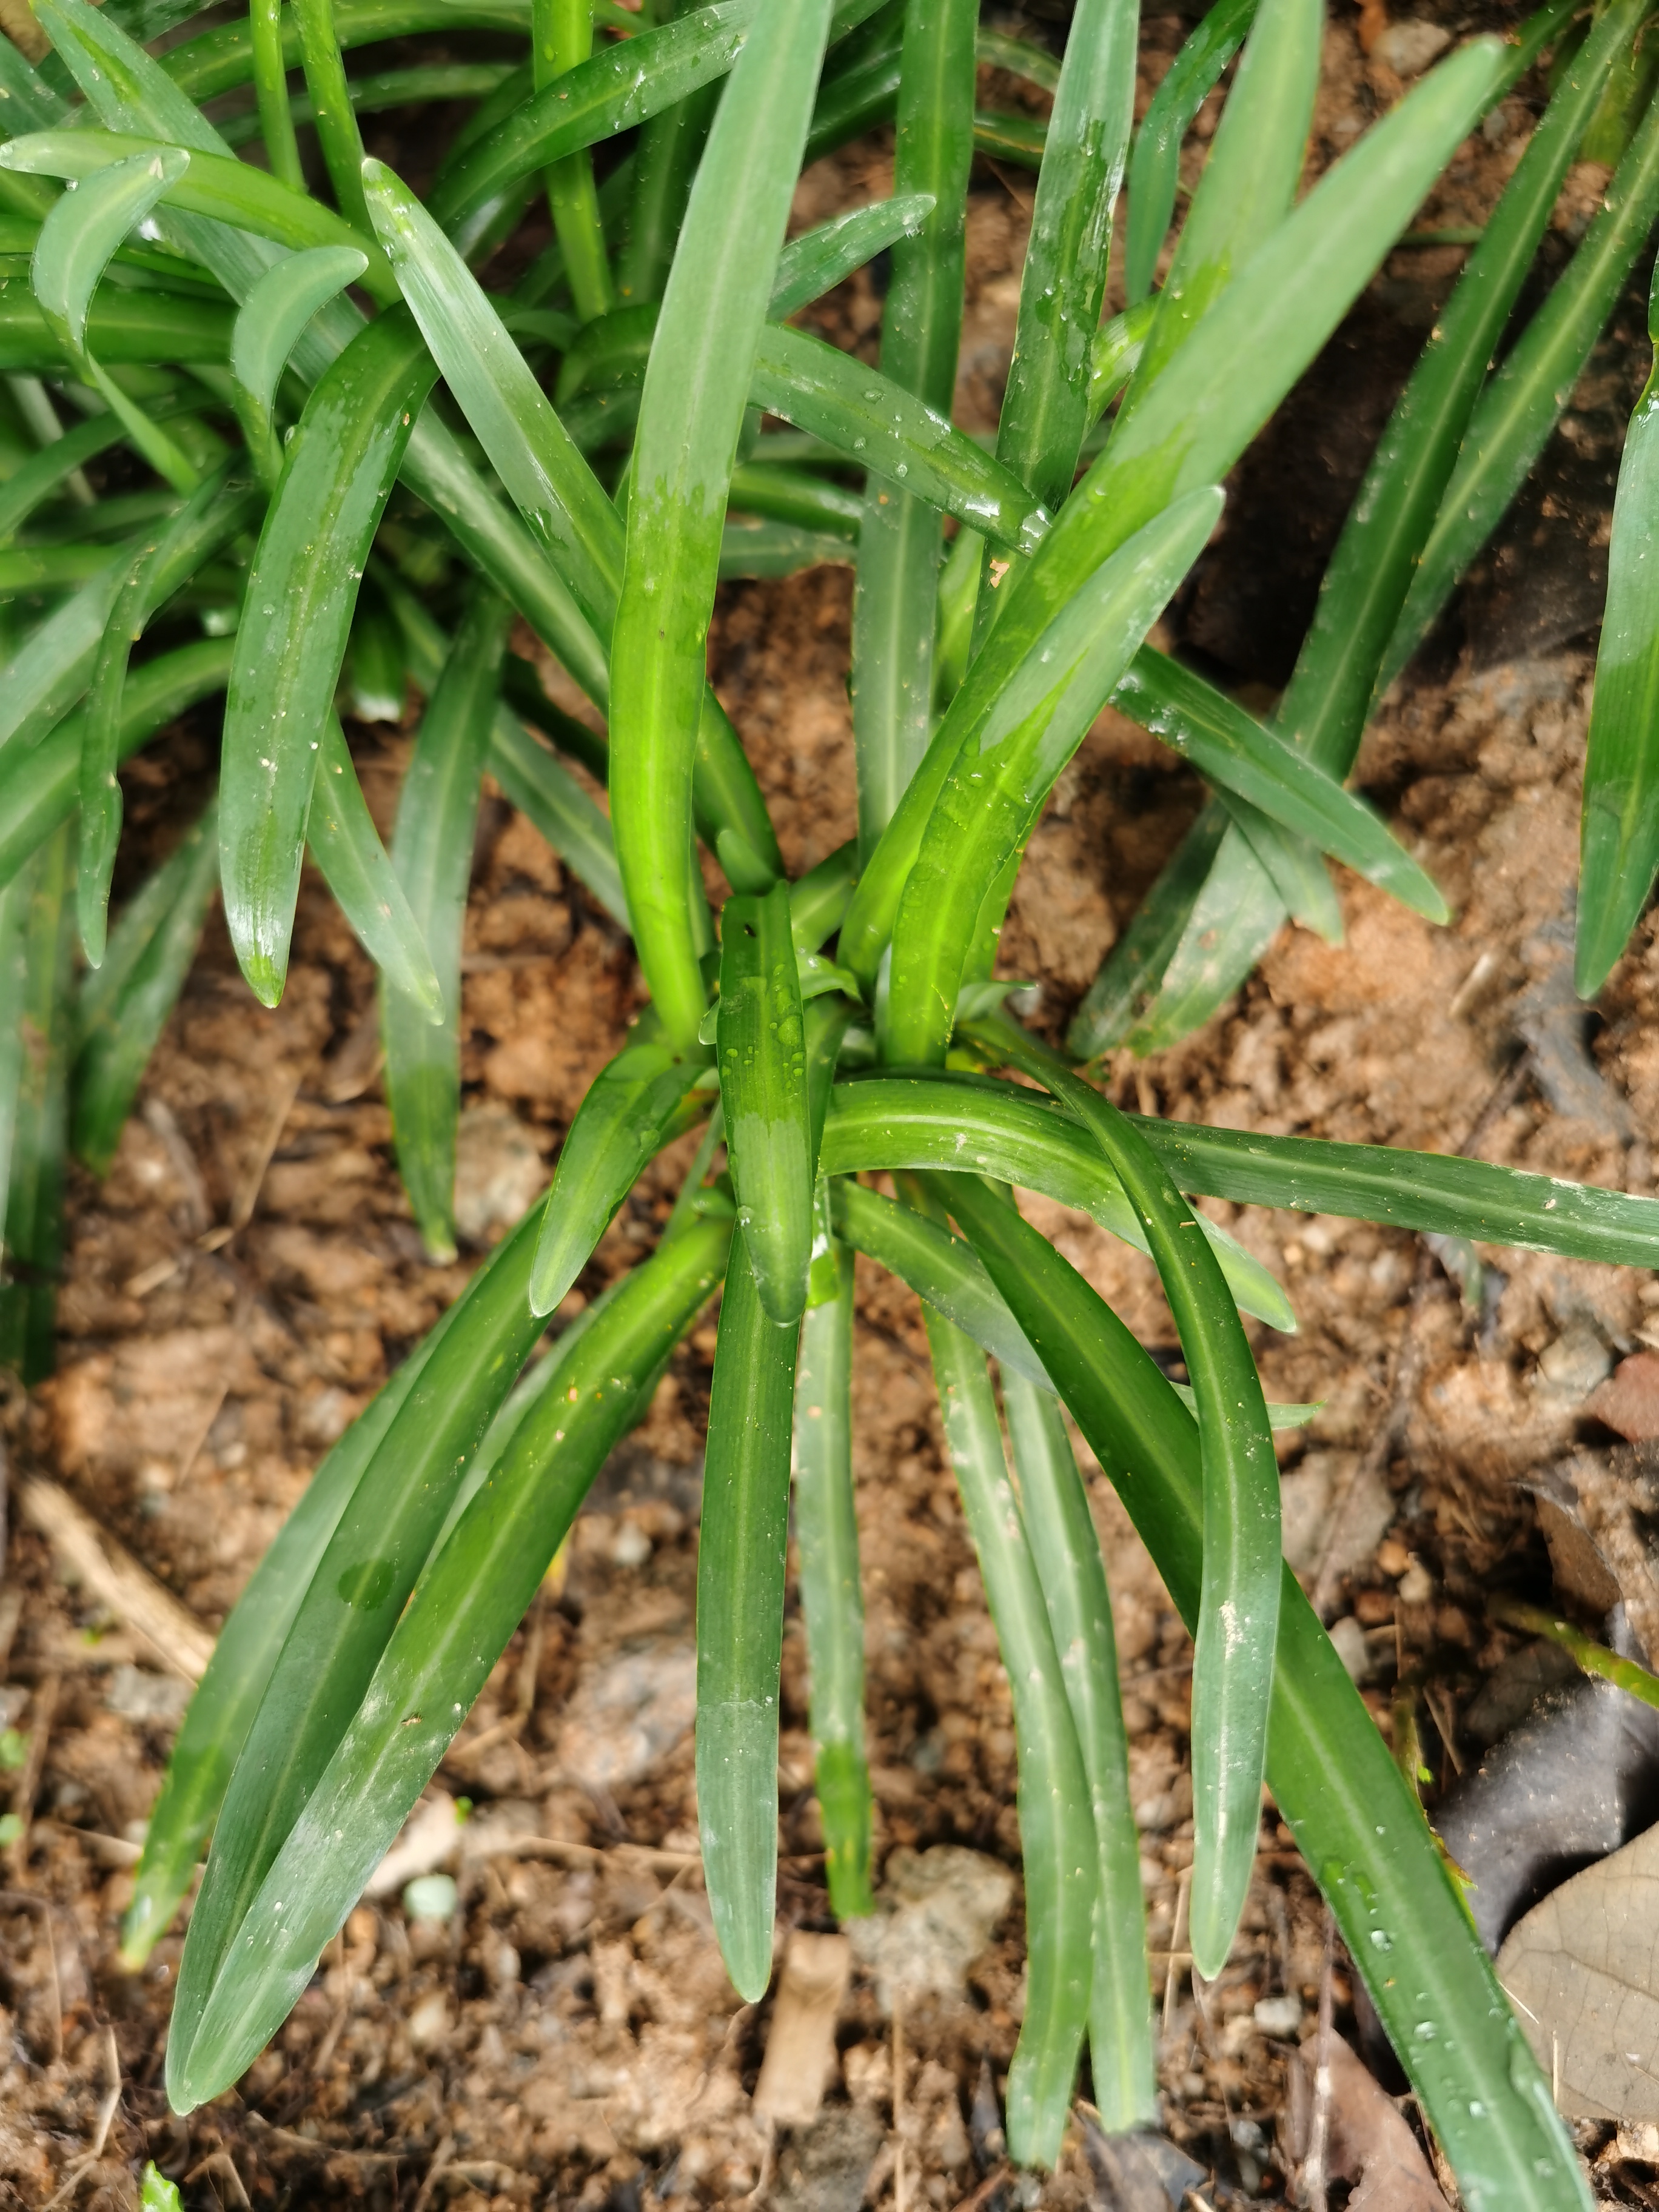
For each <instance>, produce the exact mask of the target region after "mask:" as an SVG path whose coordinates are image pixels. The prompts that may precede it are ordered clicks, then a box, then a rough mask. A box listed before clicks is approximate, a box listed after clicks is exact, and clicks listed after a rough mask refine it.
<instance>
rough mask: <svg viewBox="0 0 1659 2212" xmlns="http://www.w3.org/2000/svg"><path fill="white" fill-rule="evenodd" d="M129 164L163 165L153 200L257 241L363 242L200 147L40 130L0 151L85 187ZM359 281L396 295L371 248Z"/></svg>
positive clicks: (361, 233) (352, 230)
mask: <svg viewBox="0 0 1659 2212" xmlns="http://www.w3.org/2000/svg"><path fill="white" fill-rule="evenodd" d="M128 161H140V162H143V161H152V162H160V163H161V164H162V165H163V170H162V176H161V185H160V187H159V189H158V190H157V191H156V192H155V199H156V200H165V201H166V202H167V204H169V205H171V206H173V207H177V208H180V209H182V210H185V211H186V212H188V213H190V214H191V215H200V216H212V217H213V218H214V220H215V221H216V222H227V223H234V224H235V226H236V227H237V228H239V229H241V230H245V231H247V232H249V233H251V234H252V235H253V236H254V237H256V238H268V239H271V240H275V241H276V244H278V245H280V246H291V247H293V248H295V250H296V251H301V250H304V249H307V248H310V247H314V246H356V247H357V248H358V250H359V251H360V252H363V249H364V247H365V246H368V235H367V233H366V231H365V230H364V229H363V228H362V226H361V225H360V224H354V223H349V222H346V221H344V220H343V217H341V216H337V215H335V214H334V213H332V212H331V210H329V209H327V208H325V207H323V206H321V205H320V204H319V203H318V202H317V201H315V200H312V199H308V198H307V197H306V195H305V194H304V193H303V192H300V191H295V190H294V189H293V188H292V187H291V186H289V185H283V184H279V183H278V182H277V181H276V179H275V178H274V177H270V176H267V175H266V174H265V173H264V170H262V169H256V168H253V167H250V165H249V164H248V163H247V162H246V161H233V160H230V159H228V158H227V157H226V156H224V155H216V154H211V153H208V152H206V151H204V150H202V149H193V150H192V151H191V152H190V153H189V154H188V155H184V154H182V153H181V151H180V149H178V148H176V147H172V146H167V145H163V144H161V143H156V142H154V141H149V140H146V139H143V138H140V137H129V136H126V135H124V134H121V133H118V132H112V131H40V132H39V133H37V134H35V135H34V136H33V137H27V138H15V139H13V140H12V141H11V142H10V143H9V144H8V145H7V146H6V147H5V148H4V149H0V164H3V166H4V167H7V168H11V169H21V170H24V171H27V172H30V173H35V174H39V175H42V176H49V177H78V178H82V179H87V180H88V182H90V181H91V180H92V179H94V178H100V179H101V178H102V177H104V176H105V175H106V173H107V171H108V169H109V168H110V167H118V168H125V164H126V163H127V162H128ZM362 283H363V286H364V289H366V290H368V291H369V292H372V293H373V294H374V295H375V296H376V297H377V298H379V299H380V300H381V301H386V302H390V301H392V300H395V299H396V297H397V288H396V286H395V285H394V284H393V283H392V282H391V280H390V279H389V277H388V276H387V273H386V268H385V266H384V264H382V263H381V262H380V258H379V257H378V256H377V255H375V254H374V252H372V250H371V251H368V252H364V267H363V272H362Z"/></svg>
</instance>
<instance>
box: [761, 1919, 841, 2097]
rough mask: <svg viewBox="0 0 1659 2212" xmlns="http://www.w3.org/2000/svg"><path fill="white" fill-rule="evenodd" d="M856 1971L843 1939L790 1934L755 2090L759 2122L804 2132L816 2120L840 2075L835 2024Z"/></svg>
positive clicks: (796, 1930)
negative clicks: (838, 2071)
mask: <svg viewBox="0 0 1659 2212" xmlns="http://www.w3.org/2000/svg"><path fill="white" fill-rule="evenodd" d="M852 1970H853V1954H852V1951H851V1948H849V1946H848V1941H847V1938H846V1937H845V1936H811V1935H808V1934H807V1933H806V1931H805V1929H800V1928H797V1929H794V1930H793V1932H792V1933H791V1935H790V1937H789V1948H788V1949H787V1951H786V1952H785V1953H784V1954H783V1972H782V1974H781V1977H780V1978H779V1982H778V1994H777V2001H776V2002H775V2004H774V2006H773V2008H772V2025H771V2027H770V2029H769V2032H768V2034H767V2038H766V2056H765V2057H764V2058H763V2060H762V2062H761V2070H760V2079H759V2081H757V2083H756V2084H755V2100H754V2104H755V2117H756V2118H757V2119H760V2120H769V2121H770V2122H771V2124H772V2125H773V2126H774V2127H781V2128H804V2127H810V2126H811V2123H812V2122H813V2121H814V2120H815V2119H816V2118H817V2112H818V2106H820V2105H821V2104H822V2103H823V2093H824V2091H825V2089H826V2088H828V2087H829V2082H830V2080H831V2078H832V2077H833V2075H834V2074H835V2070H836V2020H837V2019H838V2018H839V2016H840V2014H841V2001H842V1998H843V1997H844V1996H846V1994H847V1983H848V1976H849V1975H850V1974H851V1972H852Z"/></svg>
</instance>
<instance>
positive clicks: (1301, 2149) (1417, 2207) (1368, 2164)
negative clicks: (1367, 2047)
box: [1291, 2035, 1449, 2212]
mask: <svg viewBox="0 0 1659 2212" xmlns="http://www.w3.org/2000/svg"><path fill="white" fill-rule="evenodd" d="M1313 2051H1314V2046H1313V2045H1312V2044H1307V2045H1304V2047H1303V2048H1302V2050H1301V2051H1298V2052H1297V2054H1296V2055H1295V2057H1293V2058H1292V2059H1291V2066H1292V2068H1293V2069H1295V2070H1296V2072H1297V2074H1299V2075H1300V2076H1301V2080H1300V2081H1299V2083H1297V2087H1296V2089H1295V2093H1293V2095H1292V2097H1291V2106H1292V2110H1293V2111H1294V2112H1296V2113H1297V2116H1298V2117H1299V2118H1300V2119H1301V2122H1302V2127H1303V2130H1304V2131H1305V2130H1306V2127H1307V2116H1308V2115H1309V2114H1310V2112H1311V2110H1312V2079H1311V2077H1312V2074H1313ZM1326 2051H1327V2056H1328V2062H1329V2068H1330V2107H1329V2127H1330V2134H1329V2136H1328V2150H1327V2153H1326V2170H1327V2172H1328V2175H1329V2177H1330V2178H1331V2179H1332V2180H1334V2181H1349V2182H1352V2184H1353V2185H1354V2188H1353V2193H1352V2196H1351V2197H1349V2199H1348V2212H1449V2207H1448V2205H1447V2203H1446V2200H1445V2198H1444V2197H1443V2196H1442V2194H1441V2192H1440V2189H1439V2186H1438V2185H1437V2182H1436V2180H1435V2178H1434V2174H1433V2172H1432V2171H1431V2168H1430V2166H1429V2162H1428V2160H1427V2159H1426V2158H1425V2156H1424V2154H1423V2146H1422V2145H1421V2143H1419V2142H1418V2140H1417V2137H1416V2136H1414V2135H1413V2133H1412V2130H1411V2125H1410V2123H1409V2122H1408V2121H1407V2118H1406V2117H1405V2115H1404V2114H1403V2113H1402V2112H1401V2110H1400V2108H1399V2106H1397V2105H1396V2104H1395V2101H1394V2100H1393V2099H1392V2098H1391V2097H1390V2096H1389V2095H1388V2094H1387V2093H1386V2092H1385V2091H1384V2090H1383V2088H1382V2087H1380V2086H1379V2085H1378V2083H1377V2082H1376V2081H1375V2080H1374V2079H1373V2077H1372V2075H1370V2072H1369V2071H1368V2070H1367V2069H1366V2067H1365V2066H1364V2063H1362V2061H1361V2060H1359V2059H1358V2058H1357V2057H1355V2055H1354V2053H1353V2052H1352V2051H1351V2050H1350V2049H1349V2047H1348V2045H1346V2043H1345V2042H1344V2041H1343V2040H1342V2039H1341V2037H1340V2035H1334V2036H1332V2038H1331V2039H1330V2041H1329V2043H1328V2045H1327V2046H1326ZM1291 2148H1292V2152H1293V2154H1294V2155H1295V2157H1296V2158H1297V2162H1298V2163H1299V2162H1300V2160H1301V2159H1302V2158H1303V2157H1304V2156H1305V2154H1306V2144H1305V2142H1303V2143H1301V2144H1300V2145H1297V2144H1295V2143H1293V2144H1292V2146H1291Z"/></svg>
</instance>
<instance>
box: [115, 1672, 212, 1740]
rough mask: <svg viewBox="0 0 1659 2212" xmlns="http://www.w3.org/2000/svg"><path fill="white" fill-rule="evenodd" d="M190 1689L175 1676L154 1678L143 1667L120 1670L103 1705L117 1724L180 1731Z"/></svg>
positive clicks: (158, 1675)
mask: <svg viewBox="0 0 1659 2212" xmlns="http://www.w3.org/2000/svg"><path fill="white" fill-rule="evenodd" d="M190 1699H191V1684H190V1683H188V1682H181V1681H179V1680H178V1678H177V1677H176V1676H175V1675H172V1674H151V1673H150V1672H149V1669H148V1668H143V1667H118V1668H116V1669H115V1672H114V1673H113V1674H112V1675H111V1676H110V1680H109V1687H108V1689H107V1690H106V1691H105V1692H104V1703H105V1704H106V1705H107V1706H108V1708H109V1710H110V1711H111V1712H112V1713H113V1714H114V1715H115V1717H116V1718H117V1719H118V1720H123V1721H131V1722H133V1723H136V1724H137V1725H138V1726H141V1727H145V1728H155V1727H161V1728H177V1727H178V1725H179V1722H180V1721H181V1720H182V1719H183V1718H184V1717H185V1706H186V1705H188V1704H189V1703H190Z"/></svg>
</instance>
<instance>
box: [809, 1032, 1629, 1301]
mask: <svg viewBox="0 0 1659 2212" xmlns="http://www.w3.org/2000/svg"><path fill="white" fill-rule="evenodd" d="M1131 1118H1132V1119H1133V1120H1134V1122H1135V1127H1137V1128H1139V1130H1140V1132H1141V1133H1142V1134H1143V1135H1144V1136H1145V1137H1146V1140H1147V1142H1148V1143H1149V1144H1150V1145H1151V1146H1152V1150H1153V1151H1154V1152H1157V1153H1158V1157H1159V1158H1160V1159H1162V1161H1163V1162H1164V1166H1165V1168H1166V1169H1167V1170H1168V1172H1169V1175H1170V1180H1171V1181H1172V1182H1174V1184H1175V1186H1176V1189H1177V1190H1182V1191H1185V1192H1188V1193H1192V1194H1201V1195H1205V1196H1208V1197H1212V1198H1227V1199H1231V1200H1233V1201H1234V1203H1235V1204H1237V1205H1240V1206H1291V1207H1294V1208H1296V1209H1297V1210H1298V1211H1299V1212H1304V1213H1340V1214H1342V1215H1345V1216H1346V1218H1348V1219H1350V1220H1358V1221H1380V1222H1385V1223H1387V1224H1389V1225H1390V1226H1392V1227H1395V1228H1400V1229H1414V1230H1419V1231H1425V1232H1437V1233H1440V1234H1443V1235H1446V1236H1452V1237H1473V1238H1474V1239H1475V1240H1476V1241H1477V1242H1478V1243H1487V1244H1511V1245H1515V1246H1516V1247H1518V1248H1519V1249H1521V1250H1522V1251H1531V1252H1559V1253H1560V1254H1562V1255H1565V1256H1566V1257H1568V1258H1571V1259H1579V1260H1601V1261H1608V1262H1610V1263H1611V1264H1613V1265H1614V1266H1624V1267H1652V1266H1653V1265H1654V1264H1655V1261H1656V1255H1659V1199H1652V1198H1635V1197H1631V1196H1628V1195H1627V1194H1626V1193H1625V1192H1623V1191H1616V1190H1600V1189H1597V1188H1595V1186H1594V1185H1592V1184H1589V1183H1574V1182H1567V1181H1566V1180H1565V1178H1561V1177H1557V1176H1541V1175H1528V1174H1526V1173H1524V1172H1523V1171H1522V1170H1520V1169H1518V1168H1502V1167H1493V1166H1491V1165H1490V1164H1488V1163H1487V1162H1486V1161H1485V1160H1463V1159H1451V1158H1445V1157H1443V1155H1441V1154H1439V1153H1437V1152H1399V1151H1395V1150H1394V1149H1392V1148H1391V1147H1390V1146H1386V1145H1340V1144H1335V1143H1333V1142H1331V1141H1329V1140H1328V1139H1316V1138H1311V1137H1268V1136H1263V1135H1261V1134H1260V1133H1257V1132H1255V1131H1254V1130H1252V1131H1249V1132H1240V1131H1237V1130H1232V1129H1212V1128H1206V1127H1202V1126H1201V1125H1199V1124H1194V1123H1191V1122H1185V1121H1182V1122H1175V1121H1157V1120H1142V1119H1139V1118H1138V1117H1134V1116H1132V1117H1131ZM819 1167H820V1169H821V1170H822V1172H823V1174H825V1175H832V1176H833V1175H856V1174H859V1173H860V1172H863V1171H865V1170H872V1171H875V1172H880V1171H882V1170H887V1171H889V1172H890V1171H892V1170H897V1169H900V1168H946V1169H948V1168H952V1167H956V1168H963V1169H971V1170H975V1171H976V1172H978V1173H979V1174H981V1175H987V1176H995V1177H996V1178H997V1180H998V1181H999V1182H1011V1183H1013V1184H1015V1185H1017V1186H1018V1188H1023V1189H1030V1190H1040V1191H1042V1192H1044V1193H1046V1194H1047V1195H1048V1197H1050V1198H1056V1199H1058V1200H1060V1203H1061V1205H1062V1206H1077V1207H1079V1209H1080V1210H1082V1211H1083V1212H1088V1213H1091V1214H1093V1215H1094V1216H1095V1217H1096V1218H1097V1219H1099V1220H1101V1222H1102V1225H1103V1226H1104V1227H1109V1228H1111V1229H1112V1230H1113V1231H1114V1232H1115V1234H1118V1235H1121V1234H1122V1233H1123V1231H1121V1229H1119V1228H1118V1226H1117V1221H1116V1220H1115V1219H1113V1218H1110V1204H1111V1201H1110V1199H1109V1195H1108V1194H1109V1191H1111V1190H1115V1183H1114V1182H1113V1181H1112V1179H1111V1178H1110V1177H1109V1176H1107V1175H1106V1173H1105V1172H1104V1165H1103V1162H1102V1161H1100V1160H1098V1159H1097V1158H1096V1157H1095V1156H1094V1155H1092V1154H1091V1152H1090V1150H1089V1146H1088V1143H1087V1141H1086V1140H1085V1138H1084V1136H1083V1133H1081V1131H1079V1129H1078V1128H1077V1127H1076V1126H1075V1125H1074V1124H1071V1123H1068V1122H1067V1121H1066V1119H1065V1118H1064V1117H1063V1116H1062V1115H1060V1114H1059V1113H1058V1112H1056V1111H1055V1110H1054V1109H1051V1108H1048V1107H1045V1106H1044V1105H1042V1103H1039V1102H1037V1101H1036V1100H1035V1099H1034V1097H1033V1094H1032V1093H1031V1092H1030V1091H1026V1090H1024V1089H1020V1088H1018V1087H1015V1086H1013V1085H1006V1084H998V1083H992V1082H989V1081H987V1080H982V1079H973V1080H969V1079H946V1078H942V1077H937V1076H936V1077H915V1076H896V1075H884V1076H867V1077H864V1078H861V1079H860V1080H859V1081H857V1082H854V1083H843V1084H837V1085H836V1091H835V1096H834V1097H833V1099H832V1101H831V1103H830V1108H829V1119H828V1121H826V1122H825V1124H824V1132H823V1154H822V1157H821V1158H820V1160H819ZM1119 1218H1121V1216H1120V1217H1119ZM1212 1241H1213V1239H1212ZM1224 1249H1225V1248H1224ZM1237 1289H1238V1285H1237V1279H1234V1291H1235V1294H1236V1295H1237Z"/></svg>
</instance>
